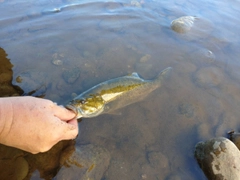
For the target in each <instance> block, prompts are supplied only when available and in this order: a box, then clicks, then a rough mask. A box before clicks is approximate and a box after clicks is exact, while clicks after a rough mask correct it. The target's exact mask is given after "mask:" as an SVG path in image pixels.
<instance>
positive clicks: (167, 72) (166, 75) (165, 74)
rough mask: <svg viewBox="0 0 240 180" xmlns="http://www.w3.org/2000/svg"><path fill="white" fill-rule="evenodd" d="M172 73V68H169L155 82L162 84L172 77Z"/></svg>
mask: <svg viewBox="0 0 240 180" xmlns="http://www.w3.org/2000/svg"><path fill="white" fill-rule="evenodd" d="M171 71H172V67H167V68H166V69H164V70H162V71H161V72H160V74H159V75H158V77H157V78H156V80H155V81H159V82H160V83H161V82H162V81H163V80H164V79H167V78H168V77H169V76H170V73H171Z"/></svg>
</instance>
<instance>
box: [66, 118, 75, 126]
mask: <svg viewBox="0 0 240 180" xmlns="http://www.w3.org/2000/svg"><path fill="white" fill-rule="evenodd" d="M67 123H68V124H72V125H73V126H75V127H78V121H77V119H72V120H70V121H67Z"/></svg>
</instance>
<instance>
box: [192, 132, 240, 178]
mask: <svg viewBox="0 0 240 180" xmlns="http://www.w3.org/2000/svg"><path fill="white" fill-rule="evenodd" d="M195 158H196V159H197V161H198V164H199V166H200V167H201V169H202V170H203V172H204V174H205V175H206V177H207V178H208V179H215V180H224V179H227V180H228V179H229V180H230V179H231V180H239V179H240V164H239V162H240V151H239V150H238V148H237V147H236V146H235V145H234V144H233V143H232V142H231V141H230V140H228V139H227V138H224V137H219V138H213V139H211V140H208V141H205V142H199V143H198V144H197V145H196V147H195Z"/></svg>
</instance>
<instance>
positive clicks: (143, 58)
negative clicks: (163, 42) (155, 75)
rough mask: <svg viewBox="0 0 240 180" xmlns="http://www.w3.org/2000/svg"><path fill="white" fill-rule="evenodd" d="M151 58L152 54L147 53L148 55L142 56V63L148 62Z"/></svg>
mask: <svg viewBox="0 0 240 180" xmlns="http://www.w3.org/2000/svg"><path fill="white" fill-rule="evenodd" d="M149 59H151V55H150V54H146V55H144V56H142V57H141V59H140V62H141V63H145V62H148V61H149Z"/></svg>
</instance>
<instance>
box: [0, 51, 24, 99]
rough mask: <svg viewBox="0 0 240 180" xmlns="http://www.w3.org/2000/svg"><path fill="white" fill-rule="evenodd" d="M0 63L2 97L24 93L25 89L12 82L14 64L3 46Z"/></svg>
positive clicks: (0, 90)
mask: <svg viewBox="0 0 240 180" xmlns="http://www.w3.org/2000/svg"><path fill="white" fill-rule="evenodd" d="M0 64H1V65H0V97H8V96H19V95H22V94H23V90H22V89H21V88H20V87H18V86H15V85H13V84H12V77H13V71H12V67H13V65H12V64H11V62H10V59H8V58H7V53H6V52H5V51H4V49H2V48H0Z"/></svg>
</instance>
